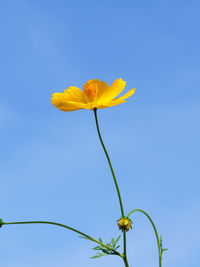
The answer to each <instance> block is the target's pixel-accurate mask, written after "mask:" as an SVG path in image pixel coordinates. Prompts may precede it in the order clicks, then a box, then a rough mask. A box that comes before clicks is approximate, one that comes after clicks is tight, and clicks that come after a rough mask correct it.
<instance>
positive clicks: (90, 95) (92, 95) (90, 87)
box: [83, 80, 98, 101]
mask: <svg viewBox="0 0 200 267" xmlns="http://www.w3.org/2000/svg"><path fill="white" fill-rule="evenodd" d="M83 90H84V93H85V96H86V98H87V99H88V100H89V101H94V100H96V98H97V94H98V84H97V82H96V81H95V80H90V81H88V82H87V83H86V84H84V85H83Z"/></svg>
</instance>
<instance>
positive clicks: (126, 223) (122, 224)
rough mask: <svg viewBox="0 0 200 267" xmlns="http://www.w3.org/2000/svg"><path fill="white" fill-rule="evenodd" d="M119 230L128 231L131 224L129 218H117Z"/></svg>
mask: <svg viewBox="0 0 200 267" xmlns="http://www.w3.org/2000/svg"><path fill="white" fill-rule="evenodd" d="M118 226H119V230H125V231H126V232H127V231H129V229H130V228H132V226H131V220H130V219H129V218H121V219H119V220H118Z"/></svg>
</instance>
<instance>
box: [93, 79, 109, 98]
mask: <svg viewBox="0 0 200 267" xmlns="http://www.w3.org/2000/svg"><path fill="white" fill-rule="evenodd" d="M96 81H97V83H98V97H97V99H98V100H102V99H103V98H104V97H105V95H106V94H107V92H108V90H109V86H108V85H107V83H106V82H104V81H99V80H98V79H96Z"/></svg>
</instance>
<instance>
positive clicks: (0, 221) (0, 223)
mask: <svg viewBox="0 0 200 267" xmlns="http://www.w3.org/2000/svg"><path fill="white" fill-rule="evenodd" d="M4 224H5V223H4V222H3V221H2V219H0V228H1V226H2V225H4Z"/></svg>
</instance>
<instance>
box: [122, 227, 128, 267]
mask: <svg viewBox="0 0 200 267" xmlns="http://www.w3.org/2000/svg"><path fill="white" fill-rule="evenodd" d="M123 237H124V258H123V260H124V264H125V266H126V267H129V265H128V261H127V253H126V231H125V230H124V231H123Z"/></svg>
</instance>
